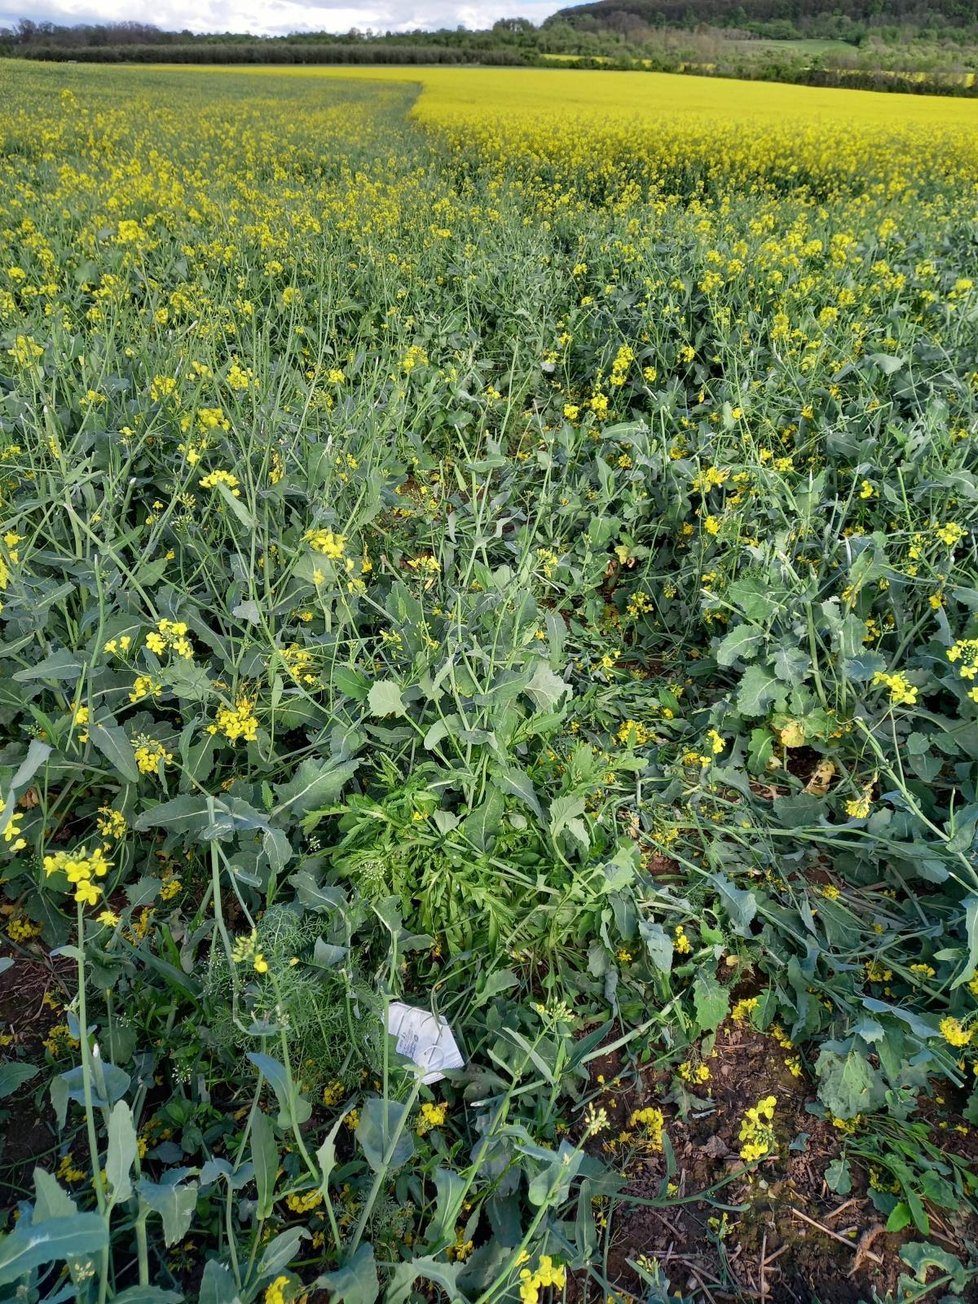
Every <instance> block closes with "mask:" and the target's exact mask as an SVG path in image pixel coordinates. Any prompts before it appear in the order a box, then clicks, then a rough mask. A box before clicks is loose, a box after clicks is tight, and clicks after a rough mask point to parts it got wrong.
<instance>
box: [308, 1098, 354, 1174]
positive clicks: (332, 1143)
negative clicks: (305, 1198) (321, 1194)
mask: <svg viewBox="0 0 978 1304" xmlns="http://www.w3.org/2000/svg"><path fill="white" fill-rule="evenodd" d="M348 1113H349V1111H348V1110H344V1111H343V1113H342V1114H341V1115H340V1116H339V1118H338V1119H337V1120H336V1122H335V1123H334V1124H333V1126H332V1127H331V1128H330V1129H329V1132H328V1133H327V1134H326V1140H325V1141H324V1142H323V1143H322V1145H321V1146H320V1147H319V1149H318V1150H317V1151H316V1159H317V1161H318V1163H319V1189H320V1190H321V1191H325V1190H326V1188H327V1186H329V1178H330V1174H331V1173H332V1171H333V1169H334V1168H335V1167H336V1134H337V1132H338V1131H339V1130H340V1128H341V1127H342V1125H343V1124H344V1123H345V1122H346V1117H347V1114H348Z"/></svg>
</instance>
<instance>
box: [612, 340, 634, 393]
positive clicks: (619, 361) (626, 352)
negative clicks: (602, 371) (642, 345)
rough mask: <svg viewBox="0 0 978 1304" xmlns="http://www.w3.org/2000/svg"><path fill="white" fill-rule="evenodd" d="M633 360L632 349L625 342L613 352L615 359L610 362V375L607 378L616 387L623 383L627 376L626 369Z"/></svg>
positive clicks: (618, 387)
mask: <svg viewBox="0 0 978 1304" xmlns="http://www.w3.org/2000/svg"><path fill="white" fill-rule="evenodd" d="M634 361H635V352H634V350H633V349H630V348H629V346H628V345H627V344H623V345H622V346H621V348H620V349H619V350H618V352H617V353H616V354H615V360H614V362H612V364H611V376H610V377H609V380H610V383H611V384H612V385H614V387H615V388H616V389H620V388H621V386H622V385H624V383H625V379H626V377H627V376H628V370H629V368H630V367H631V365H632V363H633V362H634Z"/></svg>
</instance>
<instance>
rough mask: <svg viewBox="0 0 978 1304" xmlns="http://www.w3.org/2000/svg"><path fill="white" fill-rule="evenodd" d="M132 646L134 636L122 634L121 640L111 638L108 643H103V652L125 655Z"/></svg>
mask: <svg viewBox="0 0 978 1304" xmlns="http://www.w3.org/2000/svg"><path fill="white" fill-rule="evenodd" d="M131 646H132V636H131V635H129V634H122V635H120V636H119V638H110V639H108V641H107V642H105V643H103V644H102V651H103V652H110V653H113V654H119V653H125V652H128V651H129V649H130V647H131Z"/></svg>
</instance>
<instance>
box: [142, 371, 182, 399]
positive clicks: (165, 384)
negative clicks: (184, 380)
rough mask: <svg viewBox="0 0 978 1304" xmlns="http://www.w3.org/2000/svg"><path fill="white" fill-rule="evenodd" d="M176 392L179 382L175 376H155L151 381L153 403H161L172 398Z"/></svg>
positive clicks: (150, 393) (150, 395)
mask: <svg viewBox="0 0 978 1304" xmlns="http://www.w3.org/2000/svg"><path fill="white" fill-rule="evenodd" d="M176 392H177V382H176V378H175V377H173V376H154V377H153V379H152V380H151V381H150V386H149V397H150V400H151V401H152V402H153V403H161V402H162V401H163V399H165V398H172V397H173V396H174V394H176Z"/></svg>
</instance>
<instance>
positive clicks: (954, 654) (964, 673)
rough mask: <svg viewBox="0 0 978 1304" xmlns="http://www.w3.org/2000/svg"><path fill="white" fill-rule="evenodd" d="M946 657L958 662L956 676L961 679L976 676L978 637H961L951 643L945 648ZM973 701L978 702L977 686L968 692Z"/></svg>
mask: <svg viewBox="0 0 978 1304" xmlns="http://www.w3.org/2000/svg"><path fill="white" fill-rule="evenodd" d="M947 659H948V661H950V662H952V664H953V663H956V662H960V663H961V664H960V665H959V666H958V676H959V677H960V678H961V679H969V680H971V679H974V678H975V677H976V676H978V638H962V639H959V640H958V641H957V642H956V643H952V644H951V646H950V647H949V648H948V650H947ZM968 696H969V697H970V698H971V700H972V701H973V702H978V688H973V689H972V690H971V692H970V693H969V694H968Z"/></svg>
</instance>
